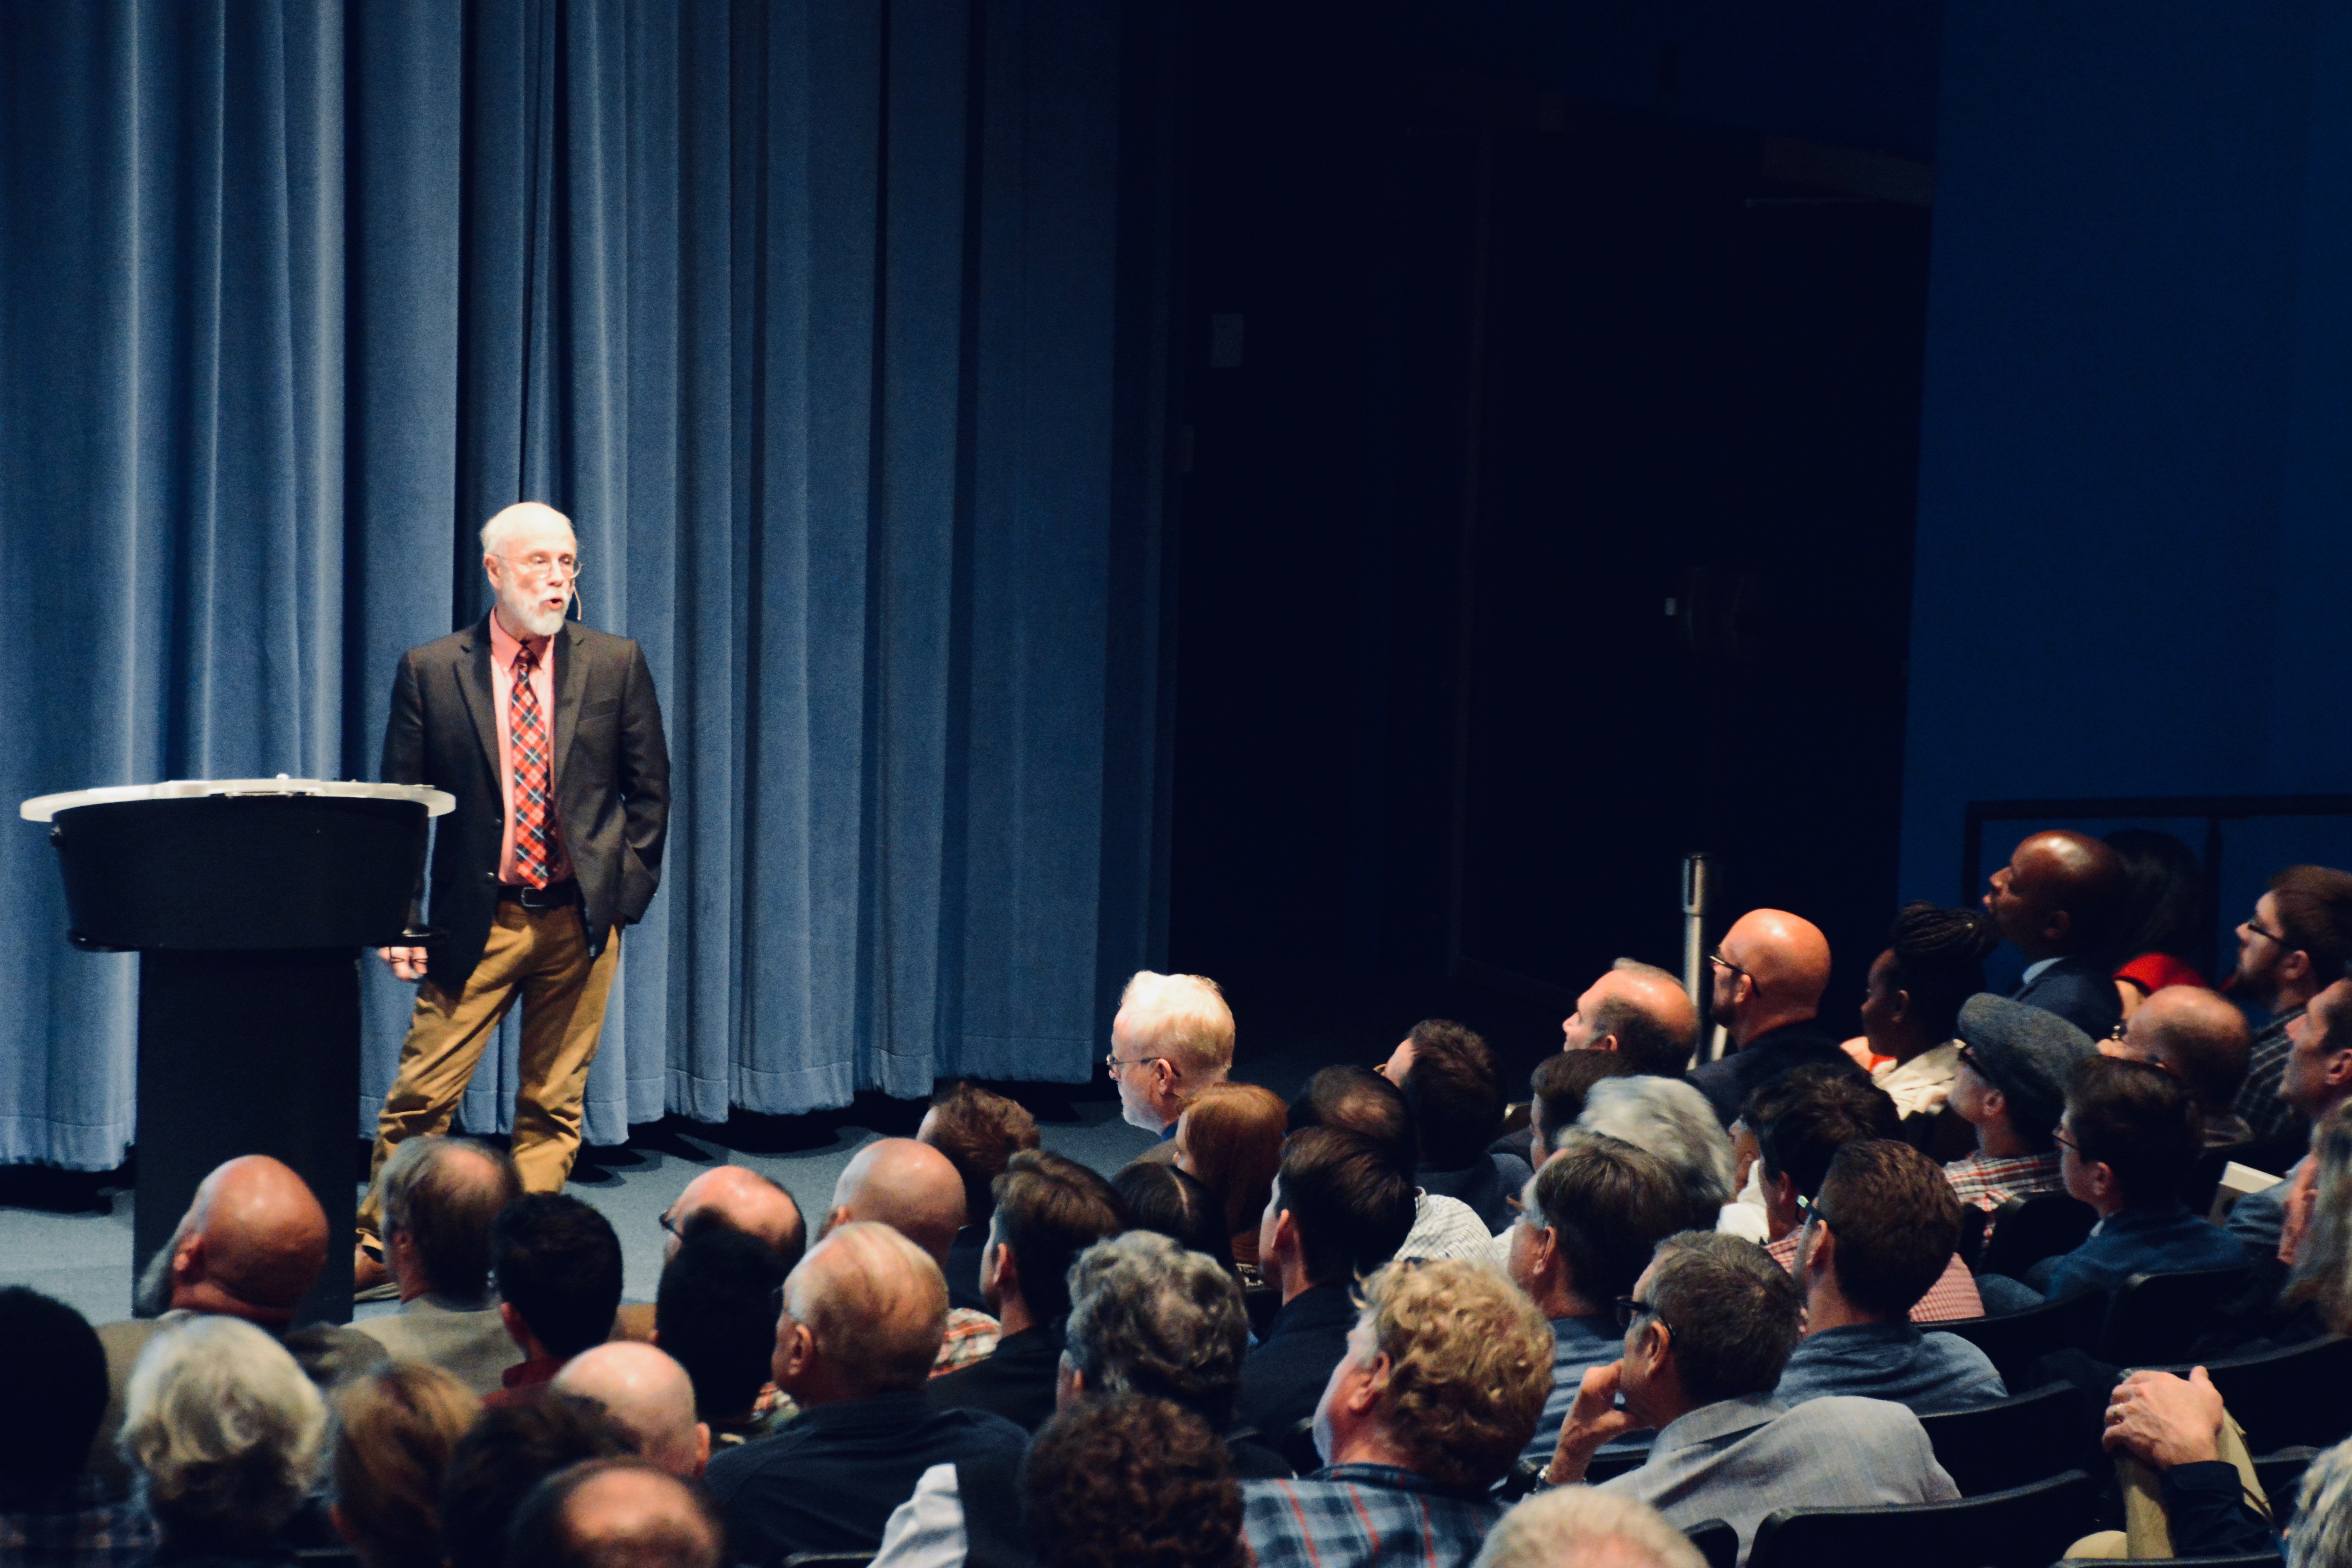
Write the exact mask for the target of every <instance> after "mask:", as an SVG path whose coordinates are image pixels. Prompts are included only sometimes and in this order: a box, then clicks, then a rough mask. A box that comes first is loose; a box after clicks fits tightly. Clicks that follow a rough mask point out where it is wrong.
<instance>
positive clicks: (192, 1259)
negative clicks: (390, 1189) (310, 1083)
mask: <svg viewBox="0 0 2352 1568" xmlns="http://www.w3.org/2000/svg"><path fill="white" fill-rule="evenodd" d="M326 1263H327V1211H326V1210H325V1209H324V1208H322V1207H320V1204H319V1200H318V1198H317V1197H315V1196H314V1195H313V1194H312V1193H311V1191H310V1187H309V1186H308V1185H306V1184H305V1183H304V1182H303V1180H302V1178H301V1177H300V1176H297V1175H295V1174H294V1170H293V1167H291V1166H288V1165H285V1164H283V1163H282V1162H280V1161H278V1160H274V1159H272V1158H270V1157H269V1156H268V1155H242V1156H240V1157H238V1158H236V1159H233V1160H229V1161H227V1162H226V1163H225V1164H223V1165H221V1166H219V1167H218V1168H216V1169H215V1170H214V1171H213V1172H212V1174H210V1175H209V1176H205V1179H204V1180H203V1181H202V1182H201V1183H199V1184H198V1185H197V1186H196V1193H195V1197H194V1198H193V1199H191V1200H190V1202H189V1204H188V1211H187V1213H185V1214H184V1215H182V1216H181V1217H180V1223H179V1225H178V1227H177V1228H175V1229H174V1230H173V1232H172V1239H171V1240H169V1241H167V1242H165V1243H164V1244H163V1246H162V1247H160V1248H158V1249H156V1252H155V1255H154V1256H153V1257H152V1258H151V1259H149V1260H148V1262H147V1266H146V1268H145V1269H144V1270H142V1271H141V1273H140V1276H139V1281H138V1285H137V1288H136V1290H135V1291H134V1292H133V1295H132V1300H133V1301H135V1302H136V1303H137V1307H138V1311H139V1312H140V1314H141V1315H140V1316H138V1317H135V1318H132V1319H131V1320H130V1321H129V1322H119V1323H107V1324H105V1325H103V1326H102V1327H100V1329H99V1331H98V1339H99V1343H100V1344H101V1345H103V1346H104V1347H105V1348H106V1376H107V1390H108V1393H107V1406H106V1416H105V1418H104V1419H103V1420H102V1421H101V1422H100V1424H99V1430H98V1436H97V1437H96V1438H95V1439H94V1440H93V1445H94V1446H93V1448H92V1449H91V1462H92V1464H93V1465H94V1466H95V1468H96V1469H98V1470H99V1471H100V1473H101V1474H103V1475H105V1476H108V1477H110V1478H112V1479H116V1480H120V1479H122V1476H123V1471H122V1469H121V1456H120V1453H119V1450H118V1448H117V1447H116V1444H115V1436H116V1434H117V1433H119V1432H121V1429H122V1412H123V1400H124V1398H125V1396H126V1393H127V1390H128V1388H129V1385H130V1380H131V1367H132V1365H133V1364H135V1363H136V1362H137V1361H138V1359H139V1356H140V1354H141V1353H142V1351H144V1350H145V1349H146V1347H147V1343H148V1342H149V1340H150V1339H152V1337H153V1336H154V1335H155V1334H156V1333H157V1332H159V1330H160V1329H161V1328H162V1327H163V1325H164V1323H166V1322H179V1321H180V1319H181V1317H182V1316H183V1315H184V1314H188V1313H195V1314H201V1315H205V1316H214V1317H228V1318H236V1319H240V1320H242V1321H243V1322H249V1323H252V1324H253V1325H254V1326H255V1327H257V1328H258V1329H260V1330H261V1331H262V1332H264V1333H268V1334H269V1335H270V1336H271V1337H273V1338H275V1339H276V1340H277V1341H278V1343H280V1344H282V1345H284V1346H285V1347H286V1349H287V1351H288V1352H289V1354H292V1355H293V1357H294V1360H295V1362H296V1364H299V1366H300V1367H301V1368H302V1370H303V1372H304V1373H305V1374H306V1375H308V1376H309V1377H310V1381H311V1382H313V1383H315V1384H317V1385H319V1386H320V1388H331V1387H333V1386H334V1385H336V1384H338V1383H340V1382H341V1380H342V1379H344V1378H346V1377H349V1376H352V1375H355V1374H357V1373H360V1372H364V1371H367V1370H369V1369H371V1368H373V1367H375V1366H378V1365H381V1364H383V1361H384V1352H383V1346H382V1345H380V1344H378V1343H376V1342H375V1341H374V1340H372V1339H370V1338H368V1337H367V1336H366V1335H365V1334H362V1333H355V1332H354V1331H352V1330H351V1329H348V1328H343V1327H341V1326H338V1325H336V1324H332V1323H309V1324H305V1325H303V1326H302V1327H300V1328H297V1327H295V1326H294V1312H295V1309H296V1308H297V1307H299V1306H300V1305H301V1303H302V1299H303V1298H304V1297H305V1296H307V1295H309V1294H310V1287H311V1285H312V1284H313V1283H314V1282H316V1281H317V1280H318V1277H319V1271H320V1270H321V1269H323V1268H325V1267H326Z"/></svg>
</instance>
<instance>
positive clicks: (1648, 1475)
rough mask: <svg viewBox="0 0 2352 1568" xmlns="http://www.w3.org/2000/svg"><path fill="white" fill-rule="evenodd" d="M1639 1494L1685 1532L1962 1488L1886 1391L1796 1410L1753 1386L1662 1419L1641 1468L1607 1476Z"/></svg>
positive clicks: (1609, 1487) (1741, 1527)
mask: <svg viewBox="0 0 2352 1568" xmlns="http://www.w3.org/2000/svg"><path fill="white" fill-rule="evenodd" d="M1601 1490H1603V1491H1613V1492H1621V1493H1623V1494H1624V1495H1626V1496H1628V1497H1637V1498H1640V1499H1641V1500H1643V1502H1646V1503H1648V1504H1649V1505H1650V1506H1651V1507H1653V1508H1654V1509H1656V1510H1657V1511H1659V1512H1661V1513H1663V1514H1664V1515H1665V1516H1666V1518H1667V1519H1668V1520H1669V1521H1672V1522H1673V1523H1674V1524H1675V1526H1676V1527H1677V1528H1679V1529H1684V1530H1687V1529H1689V1528H1690V1527H1691V1526H1692V1525H1694V1524H1703V1523H1705V1522H1706V1521H1708V1520H1710V1519H1719V1520H1722V1521H1724V1522H1725V1523H1727V1524H1728V1525H1730V1526H1731V1527H1732V1529H1734V1530H1736V1531H1738V1532H1739V1555H1740V1559H1741V1561H1743V1562H1744V1561H1746V1559H1747V1556H1748V1548H1749V1547H1750V1546H1752V1545H1754V1544H1755V1543H1756V1527H1757V1526H1758V1525H1759V1524H1761V1523H1763V1522H1764V1520H1765V1518H1766V1516H1767V1515H1769V1514H1770V1513H1772V1512H1774V1511H1777V1510H1780V1509H1784V1508H1874V1507H1876V1506H1878V1505H1879V1504H1882V1503H1895V1502H1950V1501H1952V1500H1954V1499H1956V1498H1958V1496H1959V1495H1960V1494H1959V1490H1958V1488H1956V1487H1954V1486H1953V1485H1952V1478H1951V1477H1950V1476H1948V1475H1947V1474H1945V1473H1944V1467H1943V1466H1941V1465H1939V1464H1937V1462H1936V1450H1935V1448H1934V1446H1933V1445H1932V1444H1930V1443H1929V1442H1928V1441H1927V1428H1926V1427H1922V1426H1920V1425H1919V1417H1917V1416H1914V1415H1913V1414H1911V1412H1910V1411H1908V1410H1906V1409H1905V1408H1904V1407H1903V1406H1900V1405H1894V1404H1889V1403H1888V1402H1887V1401H1885V1400H1884V1399H1854V1398H1849V1397H1845V1396H1832V1397H1829V1398H1825V1399H1809V1400H1807V1401H1805V1403H1803V1404H1802V1405H1799V1406H1795V1407H1794V1408H1793V1409H1791V1408H1789V1407H1787V1406H1782V1405H1780V1403H1779V1402H1778V1401H1777V1400H1775V1399H1774V1398H1773V1397H1772V1396H1769V1395H1766V1394H1752V1395H1748V1396H1745V1397H1743V1398H1739V1399H1725V1400H1720V1401H1718V1402H1717V1403H1716V1404H1713V1405H1706V1406H1701V1407H1700V1408H1698V1409H1696V1410H1693V1411H1691V1412H1690V1413H1689V1414H1688V1415H1685V1416H1681V1417H1679V1418H1678V1419H1676V1420H1673V1421H1669V1422H1667V1423H1666V1426H1665V1429H1664V1431H1662V1432H1660V1433H1659V1434H1658V1437H1657V1441H1656V1442H1654V1443H1653V1444H1652V1445H1651V1446H1650V1458H1649V1462H1648V1463H1646V1464H1644V1465H1643V1466H1642V1468H1641V1469H1637V1470H1630V1471H1628V1472H1626V1473H1625V1474H1624V1475H1622V1476H1618V1477H1616V1478H1615V1479H1611V1480H1606V1481H1603V1482H1601Z"/></svg>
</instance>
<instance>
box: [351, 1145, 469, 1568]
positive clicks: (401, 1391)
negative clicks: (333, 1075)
mask: <svg viewBox="0 0 2352 1568" xmlns="http://www.w3.org/2000/svg"><path fill="white" fill-rule="evenodd" d="M408 1146H409V1145H402V1147H403V1148H406V1147H408ZM395 1157H397V1156H396V1155H395ZM386 1168H387V1169H389V1168H390V1167H389V1166H387V1167H386ZM384 1239H385V1242H386V1244H387V1245H386V1248H385V1252H386V1261H389V1260H390V1252H391V1248H390V1245H389V1244H390V1242H391V1239H392V1237H391V1234H390V1233H389V1232H388V1233H387V1234H386V1236H385V1238H384ZM333 1404H334V1414H335V1438H334V1444H335V1458H334V1486H335V1500H334V1504H333V1506H332V1508H331V1509H330V1511H329V1512H330V1514H331V1517H332V1518H333V1520H334V1524H335V1531H336V1533H337V1534H339V1535H341V1537H342V1538H343V1541H344V1542H345V1543H346V1544H348V1545H349V1546H350V1547H351V1549H352V1554H353V1555H354V1556H356V1557H358V1558H359V1560H360V1562H361V1563H362V1565H363V1568H440V1565H441V1559H442V1556H443V1552H442V1545H441V1482H442V1479H443V1477H444V1476H445V1475H446V1472H447V1470H448V1468H449V1456H450V1454H451V1453H452V1452H454V1451H455V1450H456V1448H457V1442H458V1439H460V1438H461V1437H464V1436H465V1435H466V1433H467V1431H468V1430H469V1429H471V1427H473V1425H474V1423H475V1422H476V1421H477V1420H478V1419H480V1417H481V1414H482V1402H481V1400H480V1398H479V1397H478V1396H476V1394H475V1393H474V1391H473V1390H472V1389H470V1388H468V1387H467V1386H466V1385H465V1384H464V1383H462V1382H460V1381H459V1380H458V1378H457V1375H455V1374H453V1373H451V1372H449V1371H447V1370H446V1369H444V1368H442V1367H438V1366H432V1365H428V1364H425V1363H423V1362H394V1364H392V1365H390V1366H387V1367H384V1368H383V1370H381V1371H378V1372H373V1373H370V1374H368V1375H365V1376H363V1377H355V1378H353V1379H352V1380H351V1381H350V1382H349V1383H346V1384H345V1385H343V1386H342V1387H341V1388H340V1389H338V1390H336V1392H335V1397H334V1402H333Z"/></svg>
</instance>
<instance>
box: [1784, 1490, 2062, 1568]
mask: <svg viewBox="0 0 2352 1568" xmlns="http://www.w3.org/2000/svg"><path fill="white" fill-rule="evenodd" d="M2097 1497H2098V1483H2096V1482H2095V1481H2094V1480H2092V1479H2091V1478H2090V1476H2089V1475H2088V1474H2087V1473H2085V1472H2084V1471H2082V1470H2067V1471H2064V1472H2063V1473H2062V1474H2059V1475H2055V1476H2052V1477H2051V1478H2049V1479H2047V1480H2040V1481H2036V1482H2034V1483H2033V1484H2032V1485H2031V1486H2021V1487H2015V1488H2012V1489H2011V1490H2008V1491H1997V1492H1994V1493H1992V1494H1990V1496H1987V1497H1978V1498H1962V1499H1961V1500H1959V1501H1958V1502H1915V1503H1903V1504H1898V1505H1895V1506H1891V1507H1885V1508H1784V1509H1781V1510H1780V1511H1779V1512H1777V1513H1774V1514H1772V1515H1771V1516H1770V1517H1769V1518H1768V1519H1766V1520H1765V1521H1764V1522H1763V1523H1762V1524H1759V1525H1758V1526H1757V1527H1756V1544H1755V1546H1754V1547H1753V1548H1752V1549H1751V1550H1750V1551H1749V1552H1748V1568H1823V1565H1824V1564H1828V1563H1891V1564H1899V1568H2048V1565H2049V1564H2050V1563H2054V1562H2056V1561H2057V1560H2058V1559H2059V1558H2060V1557H2061V1556H2063V1554H2064V1553H2065V1551H2066V1548H2067V1547H2068V1546H2070V1545H2072V1544H2073V1543H2074V1542H2075V1541H2076V1540H2078V1539H2080V1538H2081V1537H2082V1535H2083V1533H2084V1531H2086V1530H2088V1529H2089V1528H2090V1524H2091V1511H2092V1508H2093V1505H2094V1503H2095V1501H2096V1500H2097Z"/></svg>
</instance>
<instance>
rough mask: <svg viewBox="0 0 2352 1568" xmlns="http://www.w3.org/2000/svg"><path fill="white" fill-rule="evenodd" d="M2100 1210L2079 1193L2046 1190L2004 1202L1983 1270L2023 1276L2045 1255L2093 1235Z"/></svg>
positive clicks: (1987, 1246) (2065, 1249)
mask: <svg viewBox="0 0 2352 1568" xmlns="http://www.w3.org/2000/svg"><path fill="white" fill-rule="evenodd" d="M2098 1222H2099V1216H2098V1212H2097V1211H2096V1210H2095V1209H2094V1208H2092V1207H2091V1206H2090V1205H2089V1204H2087V1203H2084V1201H2083V1200H2082V1199H2080V1198H2078V1197H2071V1196H2069V1195H2068V1194H2065V1193H2063V1192H2045V1193H2042V1194H2041V1195H2040V1196H2038V1197H2029V1198H2025V1199H2022V1200H2019V1199H2015V1198H2012V1199H2011V1200H2010V1201H2009V1202H2008V1203H2004V1204H2002V1205H2001V1206H2000V1215H1999V1217H1998V1218H1995V1219H1994V1220H1993V1222H1992V1239H1991V1240H1990V1241H1988V1242H1986V1243H1985V1249H1984V1259H1983V1260H1982V1261H1981V1262H1979V1264H1978V1265H1977V1272H1978V1273H1979V1274H2006V1275H2008V1276H2009V1277H2010V1278H2011V1279H2012V1280H2022V1279H2024V1278H2025V1271H2026V1270H2028V1269H2031V1268H2032V1267H2033V1265H2035V1264H2036V1263H2039V1262H2041V1261H2042V1260H2043V1259H2044V1258H2055V1257H2057V1256H2058V1255H2059V1254H2060V1253H2062V1252H2072V1251H2073V1250H2074V1249H2075V1248H2077V1247H2080V1246H2081V1245H2082V1244H2083V1243H2084V1241H2085V1240H2087V1239H2090V1235H2091V1227H2092V1226H2094V1225H2096V1224H2097V1223H2098Z"/></svg>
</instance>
